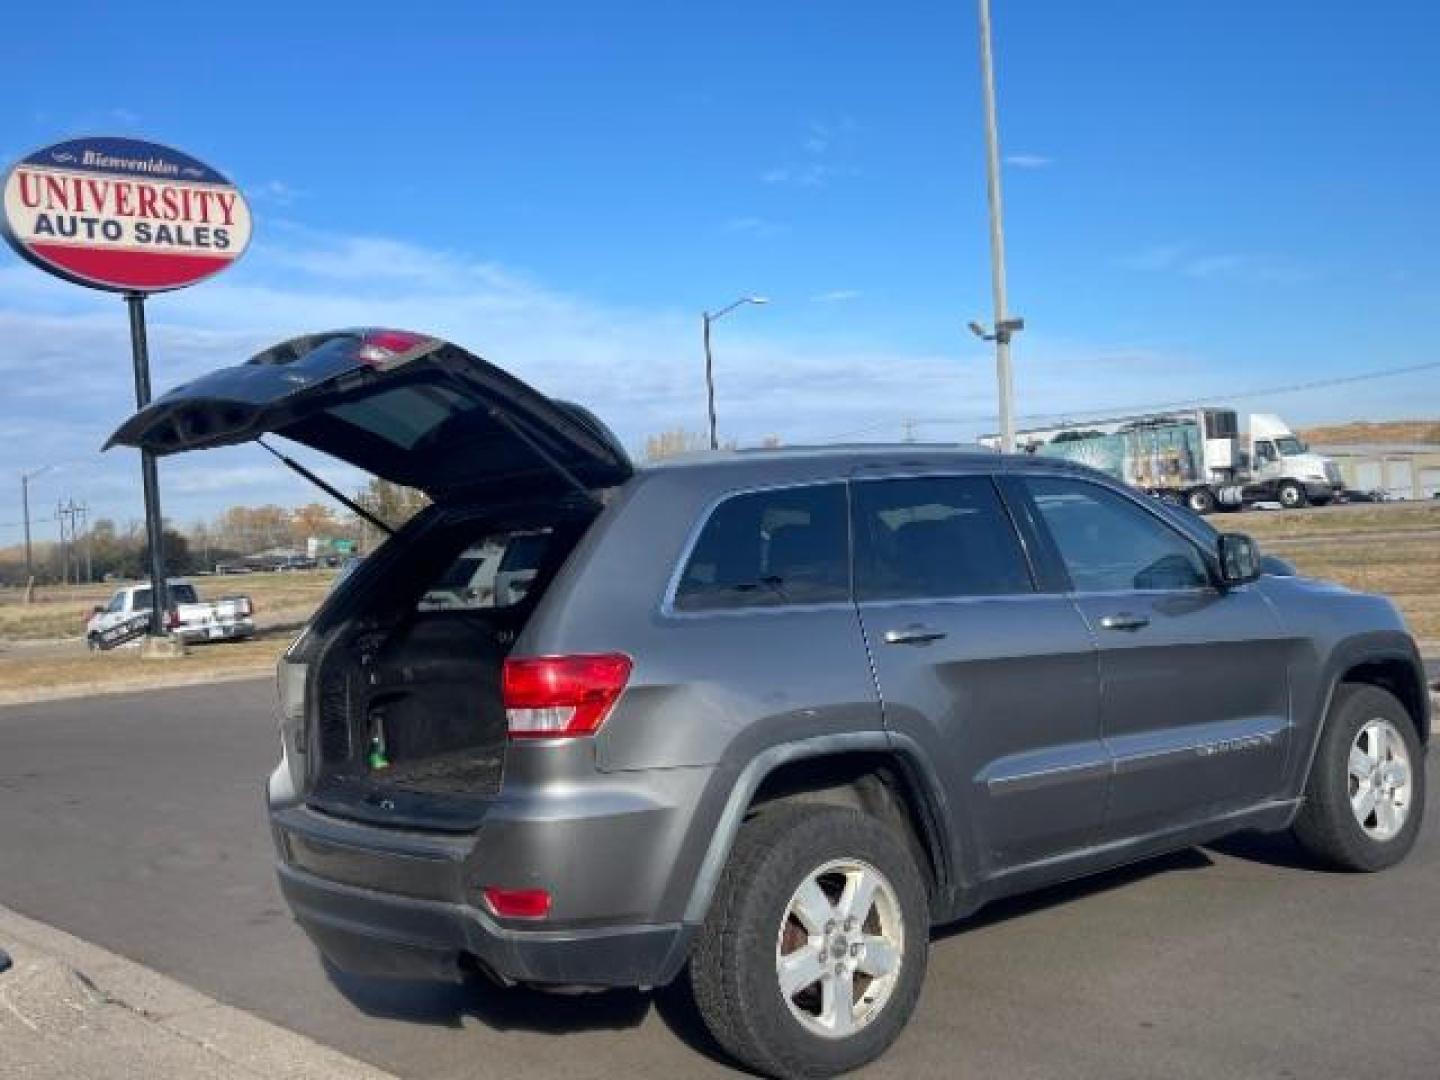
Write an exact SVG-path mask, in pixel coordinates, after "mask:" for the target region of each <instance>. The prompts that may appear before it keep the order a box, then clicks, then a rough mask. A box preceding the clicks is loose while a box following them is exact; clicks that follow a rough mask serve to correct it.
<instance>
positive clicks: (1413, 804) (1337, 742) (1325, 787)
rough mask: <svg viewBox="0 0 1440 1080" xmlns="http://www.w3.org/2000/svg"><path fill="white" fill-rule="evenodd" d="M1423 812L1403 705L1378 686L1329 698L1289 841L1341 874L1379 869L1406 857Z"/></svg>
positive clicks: (1418, 765) (1421, 780)
mask: <svg viewBox="0 0 1440 1080" xmlns="http://www.w3.org/2000/svg"><path fill="white" fill-rule="evenodd" d="M1424 813H1425V758H1424V756H1423V754H1422V752H1421V747H1420V740H1419V738H1418V736H1417V735H1416V733H1415V725H1414V724H1413V723H1412V722H1411V719H1410V714H1409V713H1408V712H1406V710H1405V706H1404V705H1402V704H1401V703H1400V701H1399V700H1398V699H1397V698H1396V697H1395V696H1394V695H1393V694H1390V693H1388V692H1386V691H1384V690H1381V689H1380V688H1379V687H1375V686H1363V685H1358V684H1354V683H1349V684H1345V685H1343V686H1341V687H1340V689H1339V690H1337V691H1336V692H1335V700H1334V702H1333V703H1332V705H1331V707H1330V715H1329V716H1328V717H1327V718H1326V721H1325V730H1324V732H1323V733H1322V734H1321V736H1320V746H1319V749H1318V750H1317V752H1316V754H1315V763H1314V764H1313V765H1312V766H1311V768H1310V779H1309V781H1308V782H1307V784H1306V786H1305V805H1304V807H1303V808H1302V809H1301V811H1300V816H1299V817H1298V818H1297V819H1296V821H1295V838H1296V839H1297V840H1299V842H1300V845H1301V846H1302V847H1303V848H1305V850H1306V851H1308V852H1309V853H1310V854H1311V855H1313V856H1315V857H1316V858H1317V859H1319V860H1320V861H1321V862H1324V863H1327V864H1329V865H1331V866H1334V867H1337V868H1339V869H1342V870H1361V871H1369V870H1382V869H1384V868H1385V867H1387V866H1393V865H1394V864H1395V863H1397V862H1399V861H1400V860H1401V859H1403V858H1404V857H1405V856H1406V854H1408V853H1409V851H1410V848H1411V847H1412V846H1414V844H1415V835H1416V833H1417V832H1418V831H1419V829H1420V819H1421V817H1422V816H1423V815H1424Z"/></svg>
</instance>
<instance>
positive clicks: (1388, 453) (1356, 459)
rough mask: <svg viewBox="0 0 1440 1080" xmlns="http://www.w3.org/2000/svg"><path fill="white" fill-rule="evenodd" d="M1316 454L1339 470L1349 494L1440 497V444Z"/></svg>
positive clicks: (1330, 449) (1347, 447)
mask: <svg viewBox="0 0 1440 1080" xmlns="http://www.w3.org/2000/svg"><path fill="white" fill-rule="evenodd" d="M1314 450H1315V452H1316V453H1318V454H1324V455H1325V456H1326V457H1328V458H1330V459H1331V460H1332V461H1334V462H1335V464H1336V465H1338V466H1340V476H1341V477H1342V478H1343V479H1344V481H1345V488H1346V490H1347V491H1367V492H1368V491H1383V492H1384V493H1385V494H1386V495H1388V496H1389V497H1390V498H1392V499H1433V498H1435V497H1436V496H1437V495H1440V444H1436V443H1339V444H1334V445H1325V446H1316V447H1314Z"/></svg>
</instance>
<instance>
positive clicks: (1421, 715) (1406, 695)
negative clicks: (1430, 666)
mask: <svg viewBox="0 0 1440 1080" xmlns="http://www.w3.org/2000/svg"><path fill="white" fill-rule="evenodd" d="M1345 683H1354V684H1361V685H1366V686H1374V687H1378V688H1379V689H1381V690H1385V691H1388V692H1389V693H1391V694H1393V695H1394V696H1395V697H1396V698H1398V699H1399V701H1400V703H1401V704H1402V705H1404V706H1405V711H1406V712H1407V713H1409V714H1410V720H1411V722H1412V723H1413V724H1414V725H1415V733H1416V734H1417V735H1418V736H1419V737H1420V743H1421V745H1426V746H1428V745H1429V742H1430V690H1429V687H1427V686H1426V685H1425V671H1424V667H1423V665H1421V664H1417V663H1414V662H1412V661H1411V660H1410V659H1408V658H1406V657H1404V656H1399V655H1395V654H1387V655H1382V656H1375V657H1370V658H1367V659H1364V660H1359V661H1356V662H1355V663H1352V664H1351V665H1350V666H1349V667H1347V668H1346V669H1345V670H1344V671H1343V672H1342V673H1341V674H1340V677H1339V679H1338V680H1337V682H1336V685H1335V686H1333V687H1331V690H1330V699H1331V700H1332V701H1333V700H1334V696H1335V691H1336V690H1337V689H1338V688H1339V687H1340V686H1341V685H1343V684H1345ZM1327 711H1328V704H1327Z"/></svg>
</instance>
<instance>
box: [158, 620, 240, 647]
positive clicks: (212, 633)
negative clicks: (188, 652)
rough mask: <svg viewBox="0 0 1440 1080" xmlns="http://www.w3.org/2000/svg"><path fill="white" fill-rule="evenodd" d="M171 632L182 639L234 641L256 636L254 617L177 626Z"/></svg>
mask: <svg viewBox="0 0 1440 1080" xmlns="http://www.w3.org/2000/svg"><path fill="white" fill-rule="evenodd" d="M171 634H172V635H173V636H175V637H178V638H179V639H180V640H181V641H187V642H188V641H233V640H235V639H236V638H247V637H254V636H255V621H254V620H253V619H236V620H235V621H234V622H228V623H201V624H199V625H191V626H184V625H182V626H177V627H176V628H175V629H174V630H172V631H171Z"/></svg>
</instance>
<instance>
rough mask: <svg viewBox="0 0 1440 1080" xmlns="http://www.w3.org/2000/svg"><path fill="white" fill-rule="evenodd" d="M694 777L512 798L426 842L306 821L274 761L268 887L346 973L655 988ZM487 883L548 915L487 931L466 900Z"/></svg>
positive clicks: (680, 951) (683, 873)
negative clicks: (479, 973) (545, 906)
mask: <svg viewBox="0 0 1440 1080" xmlns="http://www.w3.org/2000/svg"><path fill="white" fill-rule="evenodd" d="M520 771H521V770H520V769H513V770H512V772H516V773H519V772H520ZM707 777H708V771H707V770H694V769H672V770H662V771H659V772H657V773H655V774H649V775H647V776H643V777H640V776H634V777H622V778H618V779H615V778H602V777H594V778H592V779H591V781H590V782H589V783H587V784H586V785H570V786H560V785H557V786H556V787H555V790H554V791H553V793H552V794H550V795H548V796H546V795H543V794H542V793H541V792H539V791H538V790H537V789H534V788H523V789H517V790H512V791H511V796H512V797H511V798H509V799H506V798H504V797H497V798H496V799H494V800H493V801H491V802H490V804H489V805H488V807H487V808H486V809H485V812H484V818H483V821H482V822H481V824H480V825H479V827H478V828H477V829H475V830H473V831H469V832H463V833H440V832H435V831H422V830H416V829H413V828H405V827H386V826H380V825H375V824H372V823H368V822H362V821H357V820H354V819H351V818H342V817H336V816H333V815H331V814H327V813H322V812H319V811H318V810H315V809H312V808H310V807H308V806H306V805H305V804H303V803H301V802H299V801H298V800H296V799H295V797H294V793H293V791H292V790H291V787H290V783H289V773H288V768H287V765H286V764H285V763H282V765H281V766H280V768H278V769H277V770H276V771H275V773H274V774H273V775H272V777H271V786H270V822H271V827H272V833H273V836H274V840H275V845H276V851H277V855H278V860H277V863H278V865H277V871H278V874H279V878H280V885H281V889H282V891H283V892H284V894H285V898H286V900H287V901H288V903H289V905H290V907H291V909H292V911H293V912H294V914H295V917H296V919H297V920H298V921H299V923H300V924H301V926H302V927H303V928H304V929H305V931H306V932H307V933H308V934H309V935H310V937H311V938H312V939H313V940H314V942H315V944H316V945H317V946H318V947H319V948H320V951H321V952H322V953H323V954H324V955H325V956H326V957H327V958H328V959H329V960H330V961H331V962H332V963H333V964H334V965H335V966H336V967H338V968H340V969H341V970H343V971H348V972H352V973H355V974H358V975H377V976H392V977H410V978H439V979H456V978H459V977H460V975H461V973H462V971H463V970H464V967H465V965H466V963H467V962H469V963H475V962H478V965H479V966H480V967H481V968H482V969H485V970H487V971H488V972H490V973H491V974H493V975H495V976H497V977H498V978H500V979H501V980H502V981H509V982H521V983H533V984H563V985H574V986H597V987H612V986H613V987H635V986H660V985H664V984H665V983H668V982H669V981H671V980H672V979H673V978H674V977H675V976H676V975H677V974H678V973H679V971H680V969H681V968H682V967H683V966H684V964H685V960H686V958H687V956H688V953H689V946H690V942H691V938H692V937H693V934H694V930H695V927H694V925H693V922H686V921H685V919H684V916H683V903H682V902H681V901H682V900H683V895H682V894H688V890H679V892H678V893H677V896H678V898H675V899H669V900H667V887H668V886H670V885H671V884H672V879H673V878H676V877H679V878H681V879H683V880H685V881H687V882H688V881H689V880H690V875H693V873H694V867H693V865H691V864H692V863H693V862H694V860H693V859H691V858H686V857H684V856H682V854H681V852H680V845H681V843H682V841H683V839H684V838H685V836H686V835H687V830H686V824H687V823H688V822H689V821H690V820H691V819H692V814H690V813H689V812H681V809H680V808H681V807H686V806H689V805H690V804H691V803H692V802H693V799H694V798H695V796H696V793H697V792H698V790H699V789H700V788H702V787H703V785H704V782H705V780H706V778H707ZM516 783H517V784H518V778H517V781H516ZM490 884H495V885H503V886H507V887H516V888H523V887H536V886H538V887H541V888H545V889H547V890H548V891H549V892H550V893H551V895H552V897H553V905H552V910H551V913H550V916H549V917H548V918H547V919H544V920H535V921H529V920H517V919H499V918H496V917H495V916H493V915H492V914H491V912H490V910H489V909H488V908H487V907H485V906H484V902H483V900H482V899H481V892H482V888H483V887H484V886H486V885H490Z"/></svg>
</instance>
